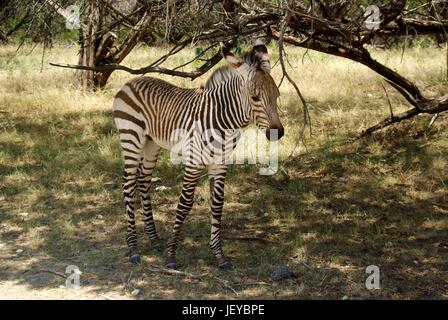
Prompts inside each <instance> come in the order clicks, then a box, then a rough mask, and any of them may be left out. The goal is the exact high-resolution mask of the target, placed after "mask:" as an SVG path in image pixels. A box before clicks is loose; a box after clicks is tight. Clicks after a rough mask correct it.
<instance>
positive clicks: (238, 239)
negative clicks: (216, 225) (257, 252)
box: [224, 237, 268, 243]
mask: <svg viewBox="0 0 448 320" xmlns="http://www.w3.org/2000/svg"><path fill="white" fill-rule="evenodd" d="M224 240H235V241H259V242H263V243H266V242H268V241H267V240H266V239H262V238H257V237H224Z"/></svg>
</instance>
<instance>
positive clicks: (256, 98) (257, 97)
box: [251, 96, 260, 102]
mask: <svg viewBox="0 0 448 320" xmlns="http://www.w3.org/2000/svg"><path fill="white" fill-rule="evenodd" d="M251 99H252V100H253V101H255V102H258V101H260V97H259V96H251Z"/></svg>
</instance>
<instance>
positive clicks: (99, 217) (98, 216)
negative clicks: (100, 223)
mask: <svg viewBox="0 0 448 320" xmlns="http://www.w3.org/2000/svg"><path fill="white" fill-rule="evenodd" d="M96 218H97V219H98V220H103V219H104V217H103V216H102V215H101V214H99V215H97V216H96Z"/></svg>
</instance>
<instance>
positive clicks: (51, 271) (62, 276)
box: [31, 269, 67, 279]
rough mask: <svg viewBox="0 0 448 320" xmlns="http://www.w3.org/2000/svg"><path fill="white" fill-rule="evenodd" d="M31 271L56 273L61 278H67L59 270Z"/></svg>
mask: <svg viewBox="0 0 448 320" xmlns="http://www.w3.org/2000/svg"><path fill="white" fill-rule="evenodd" d="M31 272H33V273H40V272H47V273H52V274H54V275H57V276H59V277H61V278H64V279H65V278H67V277H66V275H65V274H63V273H60V272H56V271H53V270H47V269H40V270H36V271H31Z"/></svg>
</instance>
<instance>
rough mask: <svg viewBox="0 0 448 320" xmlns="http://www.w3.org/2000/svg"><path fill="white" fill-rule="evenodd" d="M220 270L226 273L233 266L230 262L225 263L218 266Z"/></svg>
mask: <svg viewBox="0 0 448 320" xmlns="http://www.w3.org/2000/svg"><path fill="white" fill-rule="evenodd" d="M218 268H219V269H221V270H224V271H228V270H230V269H232V264H231V263H230V262H229V261H224V262H221V263H219V264H218Z"/></svg>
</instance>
